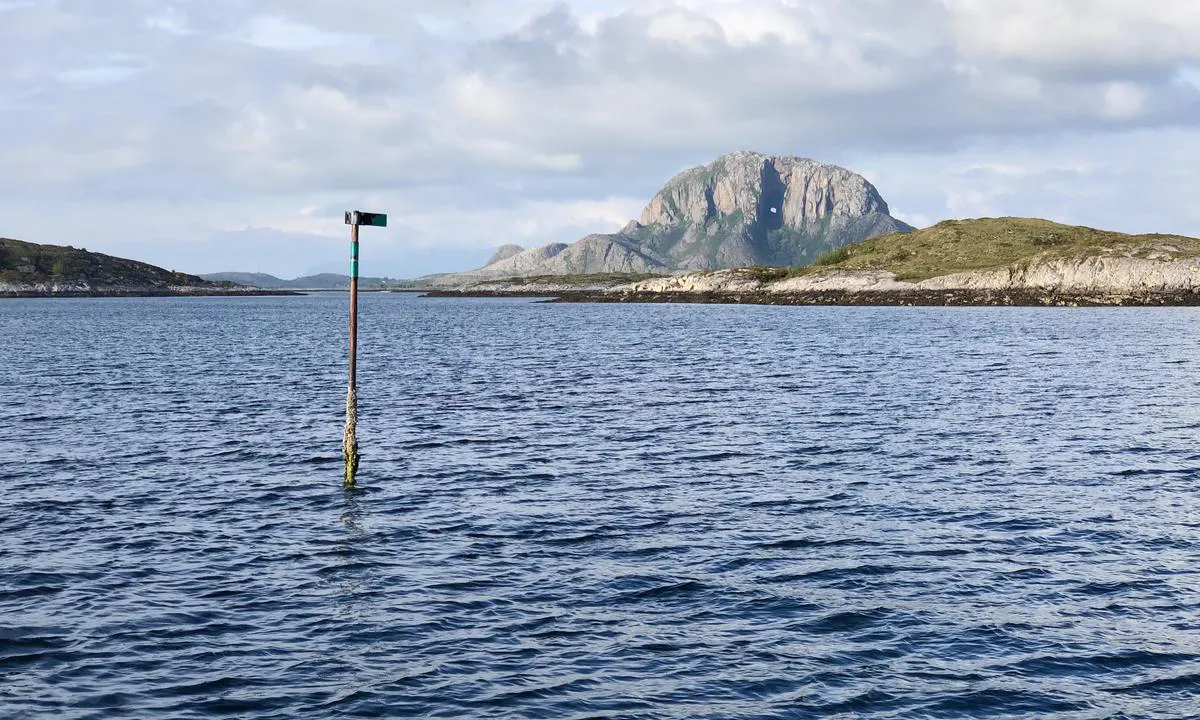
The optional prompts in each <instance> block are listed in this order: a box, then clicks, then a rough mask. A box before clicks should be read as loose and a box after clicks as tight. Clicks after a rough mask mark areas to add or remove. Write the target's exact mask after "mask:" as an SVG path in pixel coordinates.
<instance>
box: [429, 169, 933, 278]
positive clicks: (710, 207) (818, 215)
mask: <svg viewBox="0 0 1200 720" xmlns="http://www.w3.org/2000/svg"><path fill="white" fill-rule="evenodd" d="M911 229H912V228H910V227H909V226H908V225H906V224H904V223H903V222H901V221H899V220H896V219H895V218H893V217H892V216H891V215H890V214H889V211H888V205H887V203H886V202H884V200H883V198H882V197H881V196H880V194H879V191H878V190H876V189H875V186H873V185H872V184H871V183H870V182H868V181H867V179H866V178H864V177H863V176H861V175H858V174H856V173H853V172H851V171H850V170H847V169H846V168H843V167H839V166H837V165H829V164H826V163H821V162H817V161H816V160H812V159H809V158H803V157H794V156H787V155H764V154H761V153H755V152H749V151H745V150H743V151H739V152H734V153H730V154H728V155H723V156H721V157H719V158H717V159H716V160H715V161H713V162H712V163H710V164H708V165H703V166H700V167H695V168H692V169H690V170H685V171H683V172H681V173H679V174H678V175H676V176H675V177H673V178H671V179H670V180H669V181H668V182H667V184H666V185H665V186H664V187H663V188H662V190H660V191H659V192H658V193H657V194H655V196H654V197H653V198H652V199H651V200H650V202H649V204H647V205H646V208H645V210H643V211H642V214H641V217H640V218H639V219H638V220H634V221H631V222H630V223H629V224H628V225H626V226H625V227H624V228H623V229H622V230H621V231H619V232H616V233H612V234H608V235H589V236H588V237H586V238H584V239H582V240H580V241H578V242H576V243H575V244H573V245H570V246H565V245H552V246H543V247H542V248H534V249H532V250H525V251H520V249H519V248H517V247H516V246H512V249H511V250H509V249H506V248H508V247H509V246H506V248H501V251H498V252H497V254H496V255H495V256H493V258H492V260H491V261H489V263H488V264H487V265H486V266H484V267H483V268H480V269H478V270H474V271H471V272H469V273H458V274H456V275H452V276H447V282H460V281H461V282H469V281H471V280H477V279H481V278H485V277H488V278H499V277H518V276H531V275H564V274H598V273H671V272H677V271H681V270H719V269H723V268H737V267H748V266H752V265H787V266H795V265H807V264H808V263H811V262H812V261H814V260H816V259H817V257H818V256H819V255H820V254H821V253H823V252H826V251H828V250H833V249H835V248H839V247H842V246H843V245H848V244H850V243H855V242H860V241H862V240H866V239H868V238H872V237H875V236H877V235H885V234H888V233H893V232H897V231H907V230H911ZM502 252H503V253H507V255H506V256H504V257H501V253H502Z"/></svg>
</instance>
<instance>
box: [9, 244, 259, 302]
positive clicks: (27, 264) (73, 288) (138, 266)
mask: <svg viewBox="0 0 1200 720" xmlns="http://www.w3.org/2000/svg"><path fill="white" fill-rule="evenodd" d="M244 291H245V289H240V288H237V287H234V286H233V285H231V284H230V283H221V282H211V281H209V280H205V279H203V278H200V277H197V276H195V275H187V274H185V273H179V272H173V271H171V270H164V269H163V268H160V267H157V266H154V265H150V264H148V263H143V262H138V261H136V260H127V259H125V258H119V257H114V256H112V255H104V254H102V253H95V252H89V251H87V250H83V249H77V248H73V247H70V246H61V245H39V244H37V243H30V242H24V241H21V240H13V239H10V238H0V296H5V295H8V296H12V295H23V296H54V295H195V294H241V293H244Z"/></svg>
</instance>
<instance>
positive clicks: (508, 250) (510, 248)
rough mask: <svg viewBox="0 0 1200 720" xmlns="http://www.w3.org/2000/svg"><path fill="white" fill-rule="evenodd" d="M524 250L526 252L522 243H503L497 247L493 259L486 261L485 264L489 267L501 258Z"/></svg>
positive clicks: (505, 258) (506, 257) (518, 253)
mask: <svg viewBox="0 0 1200 720" xmlns="http://www.w3.org/2000/svg"><path fill="white" fill-rule="evenodd" d="M523 252H525V248H523V247H521V246H520V245H512V244H508V245H501V246H500V247H498V248H496V252H495V254H493V255H492V257H491V259H490V260H488V261H487V262H486V263H484V264H483V266H484V267H487V266H488V265H495V264H496V263H498V262H500V261H501V260H507V259H509V258H510V257H512V256H513V255H520V254H521V253H523Z"/></svg>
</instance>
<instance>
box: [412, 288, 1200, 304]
mask: <svg viewBox="0 0 1200 720" xmlns="http://www.w3.org/2000/svg"><path fill="white" fill-rule="evenodd" d="M422 297H428V298H455V297H526V298H545V299H546V302H554V303H695V304H710V305H713V304H721V305H832V306H837V305H843V306H884V307H886V306H913V307H933V306H945V307H975V306H981V307H1005V306H1011V307H1167V306H1178V307H1195V306H1200V290H1167V291H1152V292H1139V293H1117V294H1104V293H1090V292H1089V293H1077V292H1059V291H1048V290H1036V289H1013V290H964V289H954V290H808V291H799V292H781V291H761V290H753V291H721V292H716V291H714V292H678V291H676V292H671V291H667V292H651V291H616V292H614V291H605V290H566V291H558V292H545V291H543V292H535V291H526V290H431V291H428V292H426V293H424V294H423V295H422Z"/></svg>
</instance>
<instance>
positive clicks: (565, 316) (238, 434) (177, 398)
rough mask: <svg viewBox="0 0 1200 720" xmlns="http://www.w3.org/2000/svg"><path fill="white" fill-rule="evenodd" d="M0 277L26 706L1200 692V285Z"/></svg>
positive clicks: (991, 711)
mask: <svg viewBox="0 0 1200 720" xmlns="http://www.w3.org/2000/svg"><path fill="white" fill-rule="evenodd" d="M346 302H347V297H346V295H345V294H339V293H333V294H318V295H312V296H307V297H283V298H228V299H206V298H182V299H96V300H7V301H3V302H0V717H4V718H109V717H171V718H217V717H225V718H253V719H260V718H280V719H283V718H298V717H445V718H458V717H487V718H601V717H614V718H615V717H620V718H625V717H629V718H826V717H828V718H835V717H836V718H858V717H864V718H967V717H1005V718H1101V717H1130V718H1132V717H1152V718H1170V717H1177V718H1185V717H1189V718H1190V717H1196V716H1198V715H1200V482H1198V481H1200V392H1198V391H1200V386H1198V382H1197V381H1198V379H1200V375H1198V371H1197V363H1196V348H1197V346H1198V342H1200V312H1197V311H1196V310H1194V309H1020V308H798V307H797V308H792V307H750V306H698V305H697V306H692V305H687V306H680V305H570V304H545V303H538V302H534V301H532V300H503V299H486V300H434V299H423V298H419V297H416V296H413V295H400V294H370V295H364V296H363V297H362V310H361V337H360V343H361V347H360V356H359V398H360V418H359V442H360V444H361V449H362V468H361V472H360V476H359V481H360V485H361V488H360V489H359V490H358V491H356V492H352V493H349V494H347V493H345V492H343V490H342V488H341V472H342V465H341V458H340V455H339V453H340V443H341V432H342V416H343V412H344V404H343V403H344V398H345V357H346Z"/></svg>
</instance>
